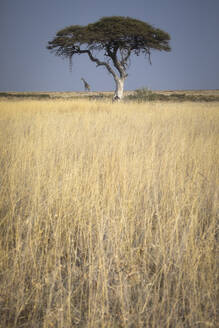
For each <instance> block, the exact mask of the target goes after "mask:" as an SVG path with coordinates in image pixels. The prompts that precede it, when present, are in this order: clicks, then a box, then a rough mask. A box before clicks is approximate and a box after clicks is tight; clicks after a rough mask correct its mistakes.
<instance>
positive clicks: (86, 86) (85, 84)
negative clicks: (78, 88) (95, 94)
mask: <svg viewBox="0 0 219 328" xmlns="http://www.w3.org/2000/svg"><path fill="white" fill-rule="evenodd" d="M81 80H82V81H83V83H84V90H85V91H90V85H89V84H88V83H87V81H85V79H83V77H82V78H81Z"/></svg>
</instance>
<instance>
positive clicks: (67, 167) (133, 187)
mask: <svg viewBox="0 0 219 328" xmlns="http://www.w3.org/2000/svg"><path fill="white" fill-rule="evenodd" d="M218 164H219V103H217V102H214V103H192V102H184V103H173V102H168V103H167V102H166V103H165V102H150V103H134V102H129V103H118V104H112V103H110V102H106V101H105V102H104V101H102V102H101V101H88V100H83V99H81V100H69V101H64V100H48V101H46V100H41V101H37V100H25V101H23V100H18V101H13V100H8V101H1V102H0V327H1V328H7V327H8V328H12V327H14V328H15V327H16V328H17V327H18V328H71V327H83V328H85V327H88V328H98V327H101V328H119V327H124V328H126V327H127V328H166V327H167V328H184V327H186V328H188V327H195V328H197V327H199V328H202V327H203V328H205V327H216V325H217V322H216V320H217V296H218V285H217V282H218V271H217V265H218V264H219V263H217V254H218V253H217V251H218V249H217V242H218V239H219V238H218V230H217V229H218V227H217V219H218V216H217V214H218V205H219V202H218V201H219V194H218V191H219V189H218V186H219V184H218V181H219V165H218Z"/></svg>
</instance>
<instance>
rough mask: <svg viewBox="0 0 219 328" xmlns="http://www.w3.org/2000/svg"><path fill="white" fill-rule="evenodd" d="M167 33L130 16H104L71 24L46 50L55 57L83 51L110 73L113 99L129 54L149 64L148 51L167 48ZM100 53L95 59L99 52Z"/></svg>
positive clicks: (119, 89) (119, 90) (121, 83)
mask: <svg viewBox="0 0 219 328" xmlns="http://www.w3.org/2000/svg"><path fill="white" fill-rule="evenodd" d="M169 40H170V36H169V34H168V33H166V32H164V31H162V30H161V29H157V28H154V27H153V26H151V25H149V24H148V23H146V22H142V21H140V20H137V19H133V18H130V17H121V16H113V17H103V18H101V19H100V20H99V21H97V22H96V23H93V24H88V25H87V26H79V25H72V26H68V27H66V28H64V29H62V30H60V31H58V32H57V33H56V36H55V38H54V39H53V40H52V41H49V42H48V46H47V49H49V50H51V51H54V52H55V54H56V55H57V56H64V57H66V58H69V61H70V65H71V61H72V57H73V56H74V55H81V54H86V55H88V57H89V58H90V60H91V61H93V62H94V63H96V65H97V66H104V67H105V68H106V69H107V70H108V72H109V73H110V74H112V76H113V78H114V81H115V84H116V89H115V95H114V99H115V100H119V99H121V98H122V96H123V89H124V81H125V79H126V78H127V76H128V74H127V68H128V66H129V63H130V57H131V55H132V54H134V55H137V56H139V55H140V54H144V55H145V56H147V57H148V59H149V62H150V63H151V57H150V56H151V50H153V49H155V50H159V51H162V50H164V51H170V50H171V48H170V46H169ZM101 51H102V52H103V55H104V56H102V58H103V59H102V58H100V57H99V58H98V57H97V54H98V52H101Z"/></svg>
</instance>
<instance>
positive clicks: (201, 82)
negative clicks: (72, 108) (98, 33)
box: [0, 0, 219, 91]
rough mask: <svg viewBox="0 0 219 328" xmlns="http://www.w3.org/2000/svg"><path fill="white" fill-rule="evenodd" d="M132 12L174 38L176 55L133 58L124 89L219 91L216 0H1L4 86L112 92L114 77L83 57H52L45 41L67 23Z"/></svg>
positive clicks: (84, 22) (1, 85)
mask: <svg viewBox="0 0 219 328" xmlns="http://www.w3.org/2000/svg"><path fill="white" fill-rule="evenodd" d="M115 15H117V16H130V17H133V18H137V19H140V20H143V21H146V22H148V23H150V24H152V25H153V26H155V27H159V28H161V29H163V30H165V31H166V32H168V33H169V34H170V35H171V43H170V44H171V47H172V52H171V53H165V52H161V53H160V52H152V66H150V65H149V63H148V60H146V59H145V58H144V57H136V58H133V60H132V63H131V66H130V69H129V71H128V73H129V76H128V78H127V80H126V83H125V89H126V90H133V89H136V88H140V87H148V88H150V89H153V90H167V89H219V64H218V60H219V37H218V33H219V19H218V17H219V0H135V1H129V0H107V1H105V0H93V1H92V0H90V1H88V0H79V1H75V0H62V1H61V0H37V1H36V0H0V40H1V43H0V91H81V90H83V84H82V82H81V80H80V78H81V77H82V76H83V77H84V78H85V79H86V80H87V81H88V82H89V83H90V85H91V87H92V89H93V90H102V91H103V90H114V81H113V78H112V77H111V76H110V75H109V74H108V73H107V71H106V70H105V69H104V68H103V67H101V68H100V67H99V68H96V66H95V64H94V63H93V62H90V61H89V59H88V58H87V57H86V55H81V56H77V57H76V58H75V59H73V68H72V73H71V72H70V71H69V65H68V61H67V60H64V59H61V58H59V57H55V56H54V55H52V54H51V53H50V52H49V51H48V50H47V49H46V46H47V42H48V40H51V39H52V38H53V37H54V36H55V33H56V32H57V31H58V30H59V29H62V28H64V27H66V26H69V25H75V24H80V25H87V24H88V23H91V22H95V21H97V20H98V19H99V18H101V17H103V16H115Z"/></svg>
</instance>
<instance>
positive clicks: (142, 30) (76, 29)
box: [47, 16, 170, 57]
mask: <svg viewBox="0 0 219 328" xmlns="http://www.w3.org/2000/svg"><path fill="white" fill-rule="evenodd" d="M169 40H170V36H169V34H168V33H166V32H164V31H162V30H160V29H156V28H154V27H153V26H151V25H149V24H148V23H146V22H142V21H140V20H137V19H133V18H130V17H121V16H113V17H103V18H101V19H100V20H99V21H97V22H96V23H93V24H88V25H87V26H79V25H72V26H69V27H66V28H64V29H62V30H60V31H58V32H57V34H56V37H55V38H54V39H53V40H52V41H49V43H48V47H47V48H48V49H49V50H53V49H55V50H56V54H57V55H62V56H66V57H70V56H73V55H74V54H80V53H84V52H85V49H86V51H87V50H89V51H92V50H105V54H106V55H107V56H109V57H112V55H113V54H114V55H115V54H116V52H117V50H118V49H119V50H126V51H130V52H131V51H132V52H134V53H135V54H136V55H139V54H140V52H142V53H145V54H146V55H147V54H149V52H150V49H156V50H164V51H170V46H169ZM82 46H84V48H83V49H82Z"/></svg>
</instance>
